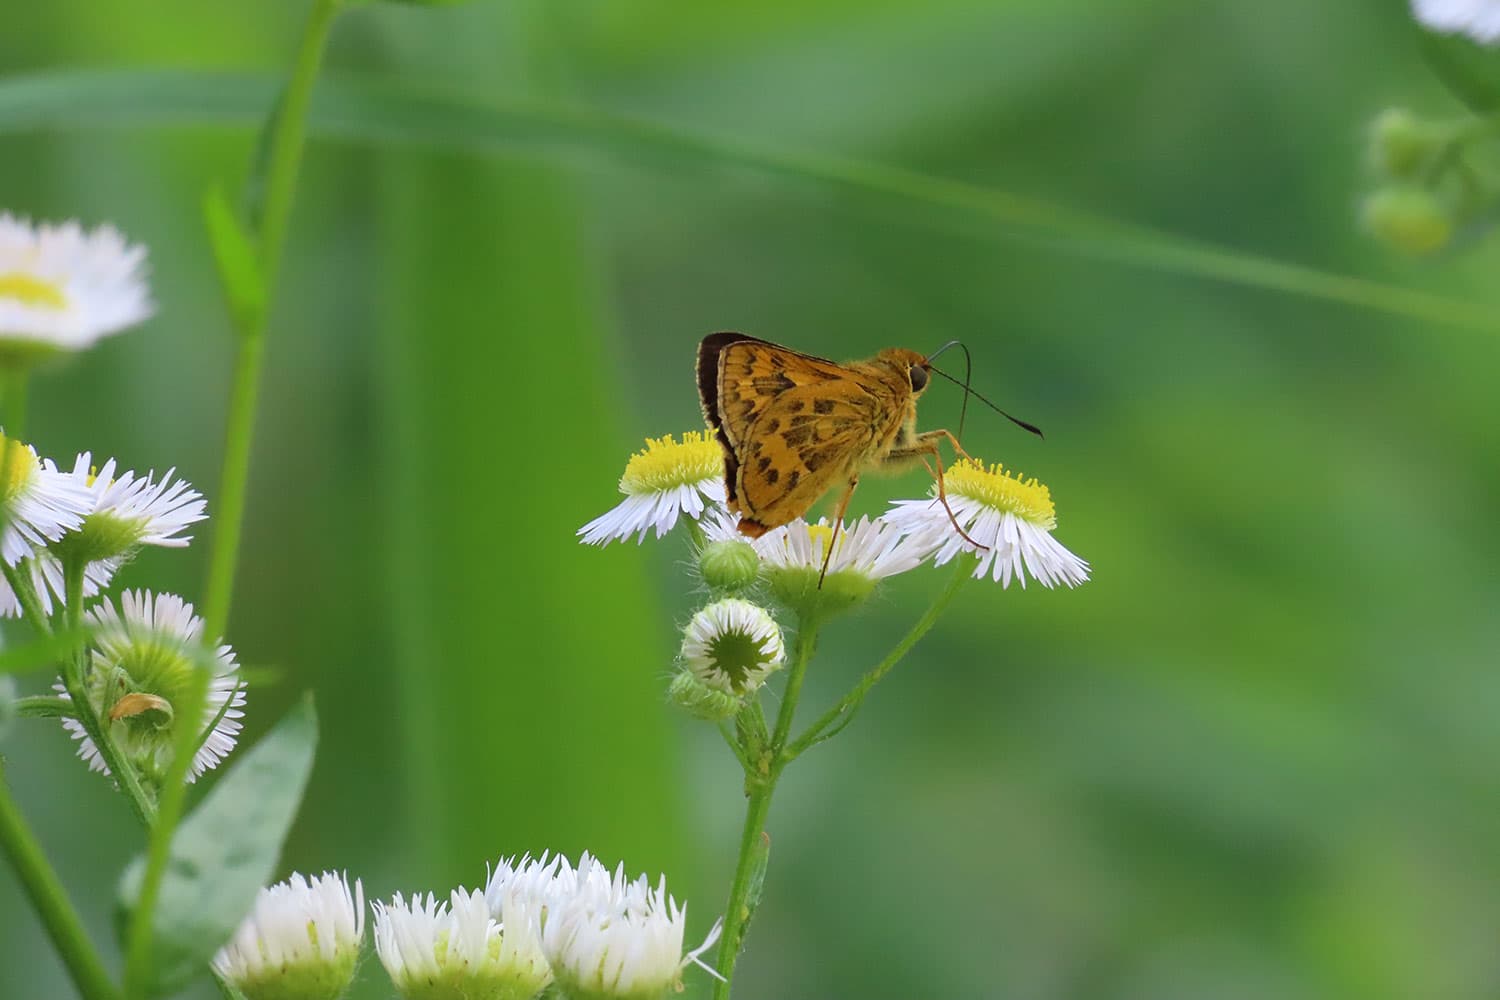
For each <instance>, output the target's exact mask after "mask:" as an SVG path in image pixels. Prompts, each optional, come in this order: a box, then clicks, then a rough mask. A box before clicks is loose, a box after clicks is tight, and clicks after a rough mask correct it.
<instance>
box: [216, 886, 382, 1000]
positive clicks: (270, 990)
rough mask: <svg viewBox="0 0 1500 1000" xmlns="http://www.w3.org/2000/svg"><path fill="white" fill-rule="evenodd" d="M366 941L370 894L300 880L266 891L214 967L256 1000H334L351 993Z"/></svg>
mask: <svg viewBox="0 0 1500 1000" xmlns="http://www.w3.org/2000/svg"><path fill="white" fill-rule="evenodd" d="M364 939H365V889H364V886H363V885H361V884H360V882H359V879H355V880H354V891H353V893H351V892H350V891H349V882H348V879H347V878H345V876H343V875H338V874H335V873H333V872H324V873H323V874H322V875H319V876H316V877H315V878H312V879H308V878H305V877H303V876H302V875H300V874H297V873H295V872H294V873H293V874H292V876H291V878H289V879H287V880H286V881H285V882H278V883H276V884H275V885H273V886H270V887H268V888H265V889H262V890H261V891H260V893H259V894H258V895H257V896H256V897H255V905H254V906H253V907H252V908H251V910H250V914H249V916H247V917H245V919H244V921H243V922H242V923H241V924H240V926H239V928H238V929H237V930H236V931H235V932H234V936H233V937H231V938H230V939H229V943H228V944H226V945H224V947H222V948H220V949H219V951H218V954H216V955H214V958H213V966H214V969H215V970H217V971H218V973H219V974H220V975H221V976H223V977H224V978H225V979H227V980H229V981H230V982H231V983H233V984H234V985H235V986H236V987H238V988H239V990H240V992H242V993H244V994H245V996H246V997H248V998H249V1000H281V998H287V997H296V998H299V1000H322V998H326V1000H334V998H335V997H338V996H340V995H342V994H343V992H344V990H346V989H348V988H349V984H350V983H351V982H352V981H353V980H354V969H355V966H356V965H357V963H358V961H359V952H360V947H361V946H362V945H363V944H364Z"/></svg>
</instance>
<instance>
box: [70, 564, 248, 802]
mask: <svg viewBox="0 0 1500 1000" xmlns="http://www.w3.org/2000/svg"><path fill="white" fill-rule="evenodd" d="M120 608H121V610H122V612H123V614H121V613H117V612H116V611H115V609H114V605H112V604H111V603H110V602H109V599H108V598H106V599H105V600H104V602H103V603H102V604H100V605H98V606H97V607H94V608H91V609H90V610H89V614H88V617H89V621H90V623H91V624H92V625H93V627H94V647H95V648H94V654H93V657H92V661H91V663H90V666H89V672H88V676H87V677H86V678H85V681H84V683H85V685H86V686H87V688H88V691H89V698H90V700H91V701H92V702H93V708H94V711H95V712H96V713H97V714H98V716H99V719H100V721H101V722H102V723H104V724H106V725H108V726H109V727H110V732H111V734H112V735H113V736H114V742H115V743H116V745H117V746H118V747H119V748H120V750H121V752H122V753H123V754H124V755H125V756H127V757H128V758H130V759H131V760H132V761H133V762H134V763H135V764H136V766H137V767H139V768H140V770H141V772H142V774H143V775H144V776H146V777H147V778H148V779H150V780H153V781H160V780H161V779H162V778H163V777H165V775H166V768H167V764H168V762H169V761H170V760H171V757H172V741H173V739H174V735H173V725H172V724H173V722H174V721H175V719H174V716H173V713H172V711H171V708H172V706H173V705H175V704H176V703H177V702H178V701H179V700H180V699H181V698H182V697H183V695H184V693H185V692H186V689H187V685H188V681H189V679H190V678H191V677H192V673H193V671H194V670H197V669H202V665H203V658H204V655H205V649H204V646H203V641H202V634H203V619H202V618H199V617H198V616H197V615H195V614H193V606H192V605H191V604H188V603H186V602H185V601H183V599H182V598H180V597H178V596H177V595H175V594H156V595H153V594H152V593H151V592H150V591H133V590H127V591H125V592H124V593H122V594H121V595H120ZM210 659H211V661H212V666H211V669H212V671H213V676H212V678H211V680H210V681H209V688H208V699H207V702H206V703H205V704H204V707H203V716H202V720H203V726H204V729H205V731H206V733H207V735H205V736H204V737H203V740H202V743H201V744H200V745H199V747H198V752H197V753H196V754H194V756H193V763H192V766H191V767H190V768H189V769H188V780H189V781H196V780H197V778H198V776H199V775H200V774H202V773H203V772H204V771H207V770H208V769H210V768H212V767H216V766H218V764H219V762H220V761H222V760H223V759H224V758H225V757H227V756H228V755H229V752H230V751H231V750H233V749H234V745H235V742H236V739H237V737H238V736H239V732H240V728H241V723H240V721H239V720H240V719H242V718H243V717H244V714H245V713H244V712H243V711H241V709H243V708H244V705H245V692H244V688H243V686H242V685H241V683H240V679H239V675H238V670H239V664H238V663H236V662H235V658H234V651H233V650H231V649H230V648H229V647H228V646H224V645H220V646H218V647H217V648H216V649H214V651H213V653H212V654H211V657H210ZM55 687H56V690H58V691H59V693H64V692H63V688H62V685H61V684H60V683H59V684H57V685H56V686H55ZM63 726H64V727H65V728H66V729H67V730H68V732H69V733H71V734H72V736H73V738H74V739H76V740H78V755H79V756H80V757H82V758H83V759H84V760H86V761H88V765H89V770H91V771H100V772H104V773H106V774H107V773H108V770H109V769H108V767H107V766H106V765H105V763H104V758H103V757H102V756H101V755H100V753H99V749H98V747H96V746H94V741H93V740H92V739H91V738H90V737H89V735H88V733H87V732H86V731H85V730H84V728H83V724H82V723H81V722H79V721H78V720H77V719H66V718H65V719H63Z"/></svg>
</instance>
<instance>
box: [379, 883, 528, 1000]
mask: <svg viewBox="0 0 1500 1000" xmlns="http://www.w3.org/2000/svg"><path fill="white" fill-rule="evenodd" d="M523 895H524V894H523ZM514 905H515V906H516V907H517V910H516V912H514V913H510V912H507V915H506V917H505V920H504V923H503V924H502V922H501V921H500V920H497V919H495V918H494V917H493V916H491V915H490V906H489V903H488V902H486V900H485V894H484V892H482V891H480V890H478V889H475V890H473V891H472V892H470V891H469V890H466V889H462V888H460V889H455V890H453V892H452V894H451V895H450V897H449V900H448V902H446V903H439V902H438V901H437V899H436V898H435V897H434V896H433V895H432V894H431V893H429V894H427V896H426V897H425V898H424V897H423V896H420V895H414V896H412V898H411V900H410V902H408V901H407V900H405V899H403V898H402V897H401V894H400V893H397V894H396V896H395V898H394V899H392V900H391V901H390V902H389V903H381V902H379V901H377V902H376V903H375V904H374V906H375V953H376V954H377V955H379V956H380V964H382V965H384V966H385V971H386V972H387V973H388V974H389V975H390V977H391V982H393V983H394V984H395V985H396V990H397V992H399V993H400V994H401V995H402V996H403V997H406V998H407V1000H451V998H455V997H463V998H465V1000H531V998H532V997H535V996H537V995H538V994H540V993H541V992H542V990H543V989H545V988H546V986H547V983H548V982H549V981H550V980H551V970H550V969H549V968H548V966H547V962H546V960H545V958H543V957H542V955H541V953H540V951H539V950H538V949H537V948H536V945H535V939H536V931H535V922H536V920H537V919H538V918H539V914H537V913H532V912H530V910H528V909H527V906H528V905H529V904H528V903H526V902H521V901H519V900H518V901H516V902H515V903H514Z"/></svg>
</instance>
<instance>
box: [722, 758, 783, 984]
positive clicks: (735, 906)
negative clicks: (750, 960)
mask: <svg viewBox="0 0 1500 1000" xmlns="http://www.w3.org/2000/svg"><path fill="white" fill-rule="evenodd" d="M775 790H776V779H775V778H774V777H768V778H765V779H763V780H760V781H757V782H755V783H754V785H753V788H752V791H751V793H750V801H749V803H748V804H747V805H746V806H745V826H744V828H743V829H742V830H741V831H740V858H739V861H738V862H737V863H736V864H735V868H734V882H733V883H732V884H731V885H730V887H729V903H728V905H727V906H726V908H725V910H724V937H723V940H721V941H720V942H719V962H718V965H719V975H721V976H723V977H724V978H723V979H720V980H718V981H717V982H715V983H714V1000H729V990H730V986H731V984H732V982H733V980H734V963H735V960H736V959H737V958H739V954H740V944H741V943H742V942H743V941H744V937H745V930H746V928H747V927H748V926H749V922H750V908H749V907H748V906H747V905H746V900H747V899H748V898H749V895H750V886H751V883H752V882H753V881H754V874H755V859H756V856H757V853H758V848H759V846H760V838H761V831H763V830H764V829H765V826H766V814H767V813H768V812H770V810H771V794H772V793H773V792H774V791H775Z"/></svg>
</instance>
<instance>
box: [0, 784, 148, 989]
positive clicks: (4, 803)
mask: <svg viewBox="0 0 1500 1000" xmlns="http://www.w3.org/2000/svg"><path fill="white" fill-rule="evenodd" d="M0 848H3V849H4V851H5V856H6V858H7V859H8V860H9V861H10V865H11V868H12V870H14V871H15V873H16V878H17V880H19V881H20V883H21V887H22V888H23V889H24V890H25V891H26V895H27V897H28V898H29V899H30V900H31V905H32V906H33V907H34V908H35V909H36V912H37V915H38V916H40V917H41V920H42V925H43V926H44V927H46V929H47V933H48V935H50V936H51V938H52V943H53V945H54V946H55V947H56V948H57V953H58V955H59V956H60V957H61V958H62V961H63V965H64V966H65V967H66V968H67V970H68V975H69V976H71V977H72V979H73V985H74V986H76V987H78V992H79V994H81V995H82V996H83V997H84V1000H114V998H116V997H118V996H119V992H118V991H117V990H116V989H115V986H114V983H113V981H111V979H110V977H109V973H108V972H107V971H106V970H105V968H104V962H103V960H101V959H100V957H99V953H98V952H97V951H95V950H94V946H93V944H92V943H91V942H90V941H89V936H88V932H87V931H85V930H84V927H83V921H82V920H80V919H79V917H78V912H77V911H76V910H74V909H73V904H72V903H71V902H70V901H69V900H68V896H67V893H66V892H65V891H64V890H63V886H62V882H61V880H60V879H58V877H57V872H55V871H54V870H53V868H52V866H51V865H50V864H48V862H47V857H46V855H45V854H43V853H42V845H41V844H39V843H38V842H37V839H36V837H35V836H34V835H33V834H32V832H31V829H30V828H29V827H27V825H26V821H25V819H24V818H22V816H21V812H20V810H19V809H17V808H16V803H15V800H14V799H13V798H11V794H10V786H9V784H8V783H7V782H6V781H5V777H4V772H3V770H0Z"/></svg>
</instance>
